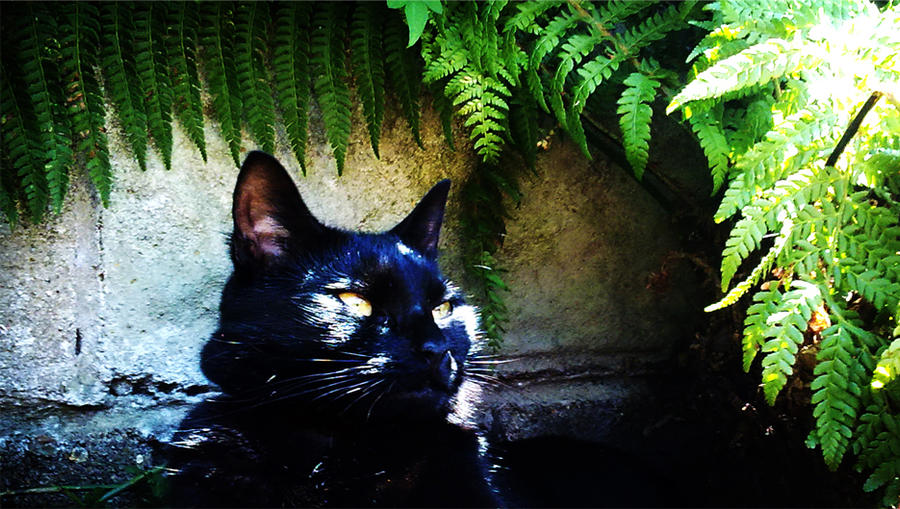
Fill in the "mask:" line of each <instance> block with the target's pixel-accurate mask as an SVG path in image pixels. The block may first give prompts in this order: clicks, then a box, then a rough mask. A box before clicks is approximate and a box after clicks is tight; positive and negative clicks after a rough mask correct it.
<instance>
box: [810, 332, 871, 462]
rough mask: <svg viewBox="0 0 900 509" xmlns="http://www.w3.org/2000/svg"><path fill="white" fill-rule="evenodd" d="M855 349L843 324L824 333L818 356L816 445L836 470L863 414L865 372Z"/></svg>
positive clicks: (814, 395)
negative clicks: (861, 408) (861, 384)
mask: <svg viewBox="0 0 900 509" xmlns="http://www.w3.org/2000/svg"><path fill="white" fill-rule="evenodd" d="M856 349H857V348H856V346H855V345H854V343H853V338H852V337H851V335H850V332H849V331H848V330H847V329H846V327H843V326H842V325H841V324H835V325H832V326H831V327H829V328H828V329H825V330H824V331H822V342H821V344H820V345H819V353H818V355H817V360H818V364H816V368H815V372H814V374H815V375H816V378H815V380H813V382H812V385H811V387H810V388H811V389H812V390H813V396H812V404H813V405H815V409H814V410H813V417H815V418H816V430H815V432H814V433H815V434H816V436H817V442H818V443H819V444H820V445H821V447H822V454H823V456H824V457H825V464H826V465H828V467H829V468H830V469H831V470H835V469H837V467H838V465H839V464H840V462H841V459H842V458H843V456H844V453H845V452H846V451H847V449H848V448H849V446H850V437H851V436H852V435H853V429H854V427H855V426H856V418H857V416H858V414H859V412H860V407H861V400H860V398H861V396H862V388H861V387H860V385H859V384H858V383H857V380H862V379H863V377H864V376H865V370H864V369H863V367H862V365H860V363H859V362H857V361H856V359H854V358H853V356H854V353H855V352H856Z"/></svg>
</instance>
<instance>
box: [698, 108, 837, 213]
mask: <svg viewBox="0 0 900 509" xmlns="http://www.w3.org/2000/svg"><path fill="white" fill-rule="evenodd" d="M836 121H837V117H836V116H835V115H834V114H833V113H831V112H825V111H819V110H806V109H804V110H801V111H799V112H797V113H795V114H793V115H791V116H790V117H788V118H787V119H785V121H784V122H781V123H779V125H778V126H776V127H775V128H773V129H772V130H771V131H770V132H769V133H767V134H766V137H765V139H764V140H763V141H760V142H759V143H757V144H755V145H754V146H753V147H752V148H751V149H750V150H748V151H747V152H746V153H745V154H743V155H741V156H740V157H738V158H737V160H736V161H735V172H737V173H738V174H739V176H738V177H737V178H735V179H733V180H732V181H731V182H730V183H729V185H728V189H727V190H726V191H725V197H724V198H723V199H722V202H721V204H720V205H719V209H718V210H717V211H716V213H715V216H714V220H715V221H716V222H717V223H720V222H722V221H724V220H726V219H728V218H729V217H731V216H732V215H734V214H735V213H736V212H737V211H738V210H741V209H742V208H744V207H746V206H747V205H748V204H749V203H750V202H752V200H753V198H754V196H755V195H756V194H757V189H765V188H768V187H770V186H773V185H774V184H775V182H777V181H778V180H780V179H782V178H783V177H784V176H785V175H791V174H792V173H793V172H795V171H797V170H799V169H800V168H802V167H803V166H805V164H806V163H807V162H808V161H810V160H814V159H816V158H817V157H819V155H820V152H821V151H824V150H827V149H828V147H830V146H831V144H832V142H833V140H836V139H837V136H839V135H838V133H837V130H836V129H835V124H836ZM795 147H803V148H804V150H802V151H798V150H796V149H795Z"/></svg>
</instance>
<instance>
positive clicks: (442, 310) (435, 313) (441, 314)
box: [431, 301, 453, 321]
mask: <svg viewBox="0 0 900 509" xmlns="http://www.w3.org/2000/svg"><path fill="white" fill-rule="evenodd" d="M451 312H453V304H450V301H444V302H443V303H442V304H441V305H439V306H436V307H435V308H434V309H432V310H431V316H432V317H434V320H435V321H438V320H443V319H444V318H447V317H448V316H450V313H451Z"/></svg>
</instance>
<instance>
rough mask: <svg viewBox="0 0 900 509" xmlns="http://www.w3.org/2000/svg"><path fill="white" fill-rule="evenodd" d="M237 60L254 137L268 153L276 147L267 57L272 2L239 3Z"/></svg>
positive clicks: (235, 40)
mask: <svg viewBox="0 0 900 509" xmlns="http://www.w3.org/2000/svg"><path fill="white" fill-rule="evenodd" d="M235 14H236V16H235V37H234V43H235V62H234V69H235V72H236V82H237V86H238V87H240V90H241V94H240V95H241V98H242V100H243V111H244V117H245V118H246V119H247V126H248V128H249V129H250V133H251V134H252V135H253V138H254V140H256V142H257V143H258V144H259V146H260V147H261V148H262V149H263V150H264V151H266V152H270V153H271V152H274V150H275V131H274V127H273V126H274V124H275V104H274V100H273V98H272V89H271V86H270V85H269V83H270V80H269V77H268V72H267V70H266V67H265V62H264V56H265V55H266V53H267V52H268V50H267V44H266V41H268V37H267V36H266V26H267V23H268V20H269V4H267V3H264V2H252V3H240V4H238V5H237V7H236V12H235Z"/></svg>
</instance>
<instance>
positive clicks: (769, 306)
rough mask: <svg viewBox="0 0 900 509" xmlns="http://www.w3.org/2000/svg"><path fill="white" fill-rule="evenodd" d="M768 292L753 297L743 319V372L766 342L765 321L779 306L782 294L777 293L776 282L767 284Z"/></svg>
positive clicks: (758, 293)
mask: <svg viewBox="0 0 900 509" xmlns="http://www.w3.org/2000/svg"><path fill="white" fill-rule="evenodd" d="M769 285H770V287H769V289H768V290H760V291H758V292H756V293H755V294H754V295H753V304H752V305H751V306H750V307H749V308H747V318H745V319H744V339H743V345H742V346H743V348H742V350H743V366H744V372H745V373H749V372H750V365H751V364H752V363H753V359H754V358H756V353H757V352H758V351H759V349H760V348H761V347H762V346H763V345H764V344H765V342H766V333H767V332H768V330H769V324H768V323H767V320H768V319H769V317H770V316H772V315H774V314H775V312H776V311H777V310H778V306H779V305H780V304H781V300H782V293H781V292H779V291H778V284H777V283H776V282H771V283H769Z"/></svg>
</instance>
